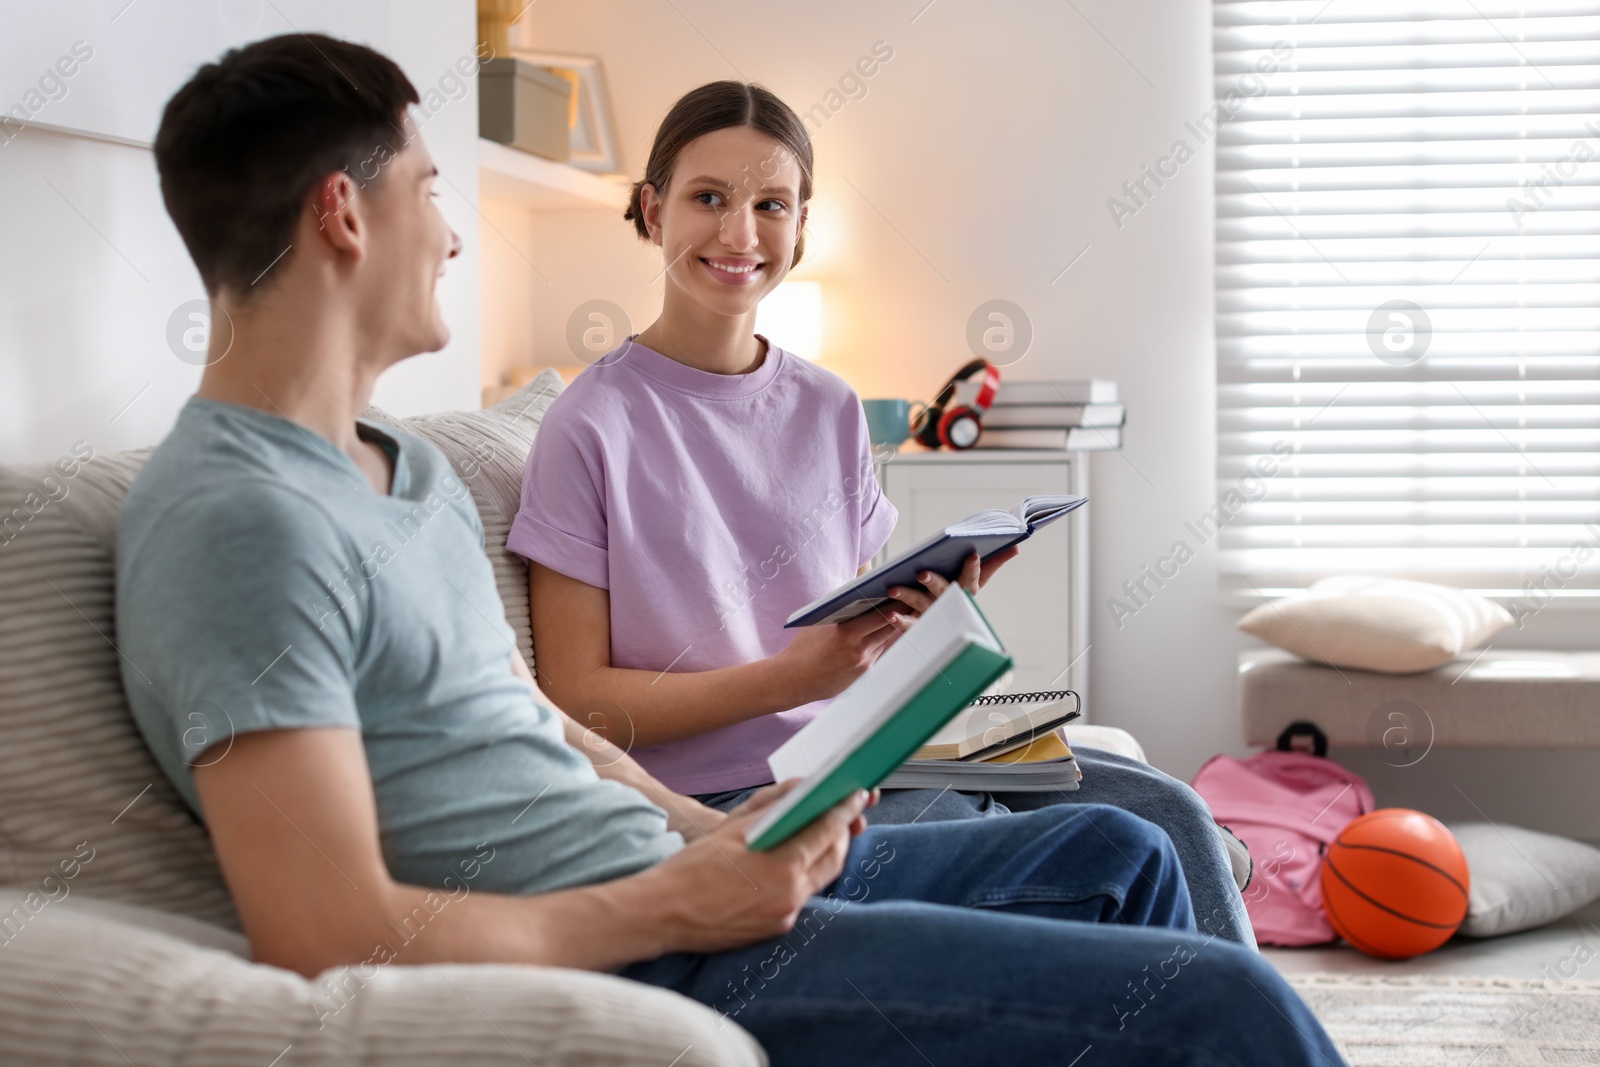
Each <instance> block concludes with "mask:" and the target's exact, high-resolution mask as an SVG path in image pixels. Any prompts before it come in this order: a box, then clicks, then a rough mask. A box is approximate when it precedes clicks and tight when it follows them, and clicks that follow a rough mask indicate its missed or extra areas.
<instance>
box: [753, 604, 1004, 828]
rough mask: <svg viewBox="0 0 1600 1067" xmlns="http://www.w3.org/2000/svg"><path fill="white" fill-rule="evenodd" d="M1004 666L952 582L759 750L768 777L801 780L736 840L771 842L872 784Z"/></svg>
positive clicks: (986, 629) (973, 608) (985, 627)
mask: <svg viewBox="0 0 1600 1067" xmlns="http://www.w3.org/2000/svg"><path fill="white" fill-rule="evenodd" d="M1011 664H1012V660H1011V657H1010V656H1009V655H1008V654H1007V653H1006V651H1005V649H1004V648H1003V647H1002V646H1001V644H1000V638H999V636H998V635H997V634H995V632H994V629H993V628H992V627H991V626H990V625H989V621H988V620H987V619H985V618H984V616H983V612H982V611H980V610H979V609H978V604H977V601H975V600H973V599H972V594H970V593H968V592H967V591H966V590H965V589H963V588H961V587H960V586H957V585H952V586H951V587H950V588H949V589H946V590H945V591H944V593H943V594H941V595H940V596H939V598H938V599H937V600H935V601H934V602H933V606H932V607H930V608H929V609H928V610H927V611H925V612H923V613H922V615H921V616H920V617H919V618H918V619H917V621H916V622H915V623H913V624H912V626H911V627H910V628H909V629H908V630H906V632H905V633H903V634H901V635H900V637H899V639H898V640H896V641H895V643H894V644H893V645H891V646H890V647H889V649H888V651H886V652H885V653H884V654H883V655H881V656H879V657H878V659H877V662H875V663H874V664H873V665H872V666H871V667H869V668H868V669H867V672H866V673H865V674H863V675H862V676H861V677H859V678H857V679H856V680H855V681H854V682H853V683H851V685H850V687H849V688H848V689H846V690H845V691H844V692H843V693H840V694H839V696H838V697H836V698H835V699H834V701H833V703H832V704H830V705H828V706H827V707H826V708H824V709H823V710H822V711H821V712H819V713H818V714H817V717H816V718H814V719H812V720H811V721H810V722H809V723H807V724H806V725H805V726H804V727H803V728H802V729H801V730H800V731H799V732H798V733H796V734H795V735H794V736H793V737H791V738H789V740H787V741H785V742H784V743H783V744H782V745H780V746H779V747H778V749H777V750H776V751H774V752H773V753H772V755H771V756H769V757H767V764H768V766H769V767H771V769H772V776H773V779H774V780H775V781H779V782H781V781H783V780H784V779H786V778H801V779H803V781H802V782H801V783H800V785H799V786H797V787H796V788H795V789H794V790H793V791H791V792H790V793H789V794H788V795H787V796H785V797H784V798H783V799H782V800H780V801H778V802H777V803H775V804H773V805H772V806H771V807H770V808H768V809H767V810H765V811H763V812H762V813H761V815H760V816H758V817H757V819H756V820H755V822H753V823H751V824H750V826H749V827H748V828H747V829H746V830H745V841H746V842H747V843H748V844H749V846H750V847H751V848H752V849H756V850H758V851H759V850H762V849H768V848H772V847H773V846H775V845H778V844H781V843H782V842H783V841H784V840H785V839H787V838H788V837H789V836H790V835H792V834H794V833H796V832H797V831H799V830H800V829H801V828H803V827H804V826H805V825H806V824H807V823H809V822H811V821H812V820H813V819H815V818H816V817H817V816H819V815H821V814H822V813H823V812H825V811H827V810H828V809H829V808H831V807H833V806H834V805H835V804H837V803H839V801H841V800H843V799H844V798H845V797H847V796H849V795H850V794H851V793H852V792H854V791H855V790H857V789H871V788H872V787H873V786H875V785H877V784H878V783H879V782H881V781H883V779H884V778H885V777H887V776H888V775H889V773H890V772H891V771H893V770H894V769H895V768H897V767H899V766H900V765H901V764H902V763H904V762H905V761H906V759H907V758H908V757H909V756H910V755H911V754H912V753H913V752H915V751H916V750H917V749H918V748H919V747H920V746H921V745H922V744H923V742H925V741H927V740H928V738H930V737H932V736H933V735H934V733H935V732H937V731H938V729H939V727H941V726H943V725H944V724H945V723H947V722H949V721H950V719H951V718H952V717H954V716H955V715H956V714H957V713H959V712H960V711H961V709H963V708H965V707H966V706H967V705H968V704H969V703H971V701H972V698H973V697H975V696H977V695H978V694H979V693H981V692H983V691H984V689H986V688H987V687H988V686H989V685H990V684H991V683H992V682H994V680H995V679H997V678H999V677H1000V676H1001V675H1002V674H1004V673H1005V672H1006V671H1007V670H1009V669H1010V668H1011Z"/></svg>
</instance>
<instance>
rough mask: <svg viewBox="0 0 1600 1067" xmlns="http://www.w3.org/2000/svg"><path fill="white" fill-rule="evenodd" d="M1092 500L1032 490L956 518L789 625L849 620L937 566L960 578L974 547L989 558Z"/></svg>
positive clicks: (947, 575)
mask: <svg viewBox="0 0 1600 1067" xmlns="http://www.w3.org/2000/svg"><path fill="white" fill-rule="evenodd" d="M1088 502H1089V498H1088V497H1086V496H1030V497H1028V498H1027V499H1026V500H1024V501H1023V502H1022V503H1020V504H1018V505H1017V506H1016V507H1015V508H1014V509H1012V510H1011V511H1001V510H1000V509H999V508H992V509H990V510H988V511H980V512H978V513H977V514H976V515H969V516H967V517H966V518H964V519H962V520H961V521H960V522H956V523H951V524H950V525H949V526H946V527H945V528H944V529H943V530H940V531H939V532H938V533H936V534H934V535H933V536H932V537H930V538H928V539H927V540H926V541H924V542H922V543H921V544H920V545H916V546H914V547H913V548H911V549H909V550H908V551H906V552H902V553H901V554H900V555H898V556H896V557H895V558H894V559H891V560H890V561H889V562H887V563H885V564H884V565H883V566H881V567H878V568H875V569H874V570H870V571H868V572H867V573H866V574H863V575H862V576H861V577H859V578H854V579H852V580H850V581H849V582H846V583H845V584H844V585H841V586H840V587H839V588H837V589H835V590H834V591H833V592H831V593H829V594H827V595H826V596H824V597H822V598H820V599H818V600H813V601H812V602H811V603H809V604H807V605H806V606H805V607H803V608H801V609H800V610H799V611H797V612H795V613H794V614H793V615H790V616H789V621H788V622H786V623H784V627H785V628H788V627H790V626H817V625H820V624H822V623H826V622H847V621H849V620H850V619H853V618H855V617H856V616H857V615H861V614H864V613H866V612H868V611H871V610H872V609H873V608H875V607H877V606H878V605H879V604H886V603H888V602H889V600H890V599H891V598H890V597H889V596H888V590H889V587H890V586H895V585H903V586H908V587H910V588H913V589H915V588H916V587H917V586H918V585H919V584H921V583H919V582H918V581H917V575H919V574H921V573H922V572H923V571H932V572H933V573H935V574H937V575H939V576H941V577H943V578H944V579H945V580H946V581H954V580H955V578H956V576H957V575H959V574H960V573H961V565H962V564H963V563H965V562H966V560H967V557H968V556H970V555H972V553H974V552H976V553H978V558H979V559H981V560H987V559H988V558H989V557H991V556H993V555H994V554H995V553H997V552H1004V551H1005V550H1006V549H1008V548H1010V547H1011V546H1012V545H1014V544H1016V543H1017V542H1019V541H1026V540H1027V539H1028V538H1030V537H1032V536H1033V533H1034V531H1035V530H1038V529H1039V528H1040V527H1043V526H1048V525H1050V524H1051V523H1052V522H1055V521H1056V520H1057V519H1059V518H1060V517H1061V516H1063V515H1065V514H1066V513H1067V512H1069V511H1075V510H1076V509H1078V508H1081V507H1082V506H1083V505H1085V504H1087V503H1088Z"/></svg>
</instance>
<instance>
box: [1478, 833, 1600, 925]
mask: <svg viewBox="0 0 1600 1067" xmlns="http://www.w3.org/2000/svg"><path fill="white" fill-rule="evenodd" d="M1450 832H1451V833H1453V834H1455V835H1456V840H1457V841H1459V842H1460V843H1461V852H1462V854H1463V855H1465V856H1466V858H1467V871H1468V872H1469V873H1470V874H1471V876H1472V886H1471V892H1470V894H1469V896H1468V900H1467V920H1466V922H1464V923H1462V924H1461V933H1462V934H1464V935H1466V936H1467V937H1497V936H1499V935H1500V934H1510V933H1515V932H1516V931H1518V930H1530V929H1532V928H1533V927H1535V926H1543V925H1544V924H1545V923H1549V922H1554V921H1555V920H1557V919H1559V918H1561V917H1562V916H1563V915H1567V914H1570V913H1571V912H1573V911H1575V910H1576V909H1578V908H1581V907H1583V906H1584V905H1585V904H1587V903H1589V902H1590V901H1592V900H1594V899H1596V898H1597V897H1600V849H1596V848H1592V847H1590V846H1589V845H1586V844H1584V843H1583V842H1581V841H1573V840H1570V839H1568V838H1565V837H1557V836H1556V835H1554V834H1541V833H1538V832H1537V831H1534V830H1524V829H1522V828H1521V827H1517V826H1506V825H1504V824H1501V823H1484V822H1474V823H1452V824H1451V825H1450Z"/></svg>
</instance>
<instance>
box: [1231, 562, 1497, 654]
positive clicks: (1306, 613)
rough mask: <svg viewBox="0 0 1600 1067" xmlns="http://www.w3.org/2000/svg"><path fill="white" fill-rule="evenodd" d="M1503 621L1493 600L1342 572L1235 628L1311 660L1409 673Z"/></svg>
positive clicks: (1475, 642)
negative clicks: (1344, 576)
mask: <svg viewBox="0 0 1600 1067" xmlns="http://www.w3.org/2000/svg"><path fill="white" fill-rule="evenodd" d="M1510 624H1511V614H1510V613H1509V612H1507V611H1506V610H1505V609H1504V608H1502V607H1501V606H1500V605H1498V604H1496V603H1494V602H1493V601H1490V600H1485V599H1484V598H1483V597H1480V596H1476V595H1474V594H1472V593H1466V592H1463V591H1462V590H1460V589H1452V588H1450V587H1448V586H1443V585H1432V584H1430V583H1428V582H1409V581H1403V580H1400V579H1395V578H1366V577H1347V578H1325V579H1323V580H1322V581H1320V582H1317V583H1315V584H1314V585H1312V586H1311V588H1310V589H1308V590H1306V591H1305V592H1304V593H1302V594H1299V595H1297V596H1292V597H1286V598H1284V599H1282V600H1274V601H1270V602H1268V603H1266V604H1263V605H1261V606H1260V607H1258V608H1256V609H1255V610H1253V611H1251V612H1250V613H1249V614H1247V615H1246V616H1245V617H1244V618H1242V619H1240V620H1239V629H1241V630H1243V631H1244V632H1245V633H1247V634H1251V635H1252V636H1255V637H1259V638H1260V639H1261V640H1263V641H1265V642H1267V643H1268V644H1270V645H1276V646H1277V647H1278V648H1281V649H1284V650H1286V651H1289V652H1293V653H1294V654H1295V655H1297V656H1300V657H1303V658H1304V659H1308V660H1312V661H1314V662H1318V663H1328V664H1331V665H1333V666H1335V667H1351V668H1355V669H1357V670H1367V671H1382V672H1384V673H1387V674H1410V673H1413V672H1415V671H1426V670H1430V669H1432V668H1434V667H1437V666H1439V665H1440V664H1442V663H1448V662H1449V661H1450V660H1452V659H1454V658H1455V657H1456V656H1458V655H1460V654H1461V653H1462V652H1465V651H1467V650H1468V649H1472V648H1476V647H1477V646H1479V645H1481V644H1482V643H1483V642H1484V641H1487V640H1488V639H1489V638H1490V637H1492V636H1493V635H1494V634H1496V633H1498V632H1499V631H1500V630H1502V629H1503V628H1505V627H1506V626H1509V625H1510Z"/></svg>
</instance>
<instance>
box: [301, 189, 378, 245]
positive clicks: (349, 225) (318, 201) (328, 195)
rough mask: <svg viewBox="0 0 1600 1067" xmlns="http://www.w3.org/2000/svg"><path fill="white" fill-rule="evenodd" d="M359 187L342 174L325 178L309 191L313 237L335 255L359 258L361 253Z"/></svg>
mask: <svg viewBox="0 0 1600 1067" xmlns="http://www.w3.org/2000/svg"><path fill="white" fill-rule="evenodd" d="M359 194H360V187H359V186H358V185H356V182H355V179H353V178H351V177H350V175H349V173H348V172H346V171H342V170H336V171H333V172H332V173H331V174H328V175H327V176H326V177H324V178H323V179H322V180H321V181H320V182H318V183H317V184H316V186H315V187H314V188H313V189H312V190H311V210H312V212H313V214H314V215H315V218H316V224H317V225H316V234H317V236H318V237H319V238H320V239H321V240H324V241H326V242H327V243H328V245H329V246H330V247H331V248H333V249H334V250H335V251H338V252H342V253H345V254H349V255H354V256H356V257H358V258H359V257H360V256H361V255H362V254H363V253H364V252H365V245H366V219H365V217H364V216H363V213H362V206H363V205H362V204H361V201H360V196H359Z"/></svg>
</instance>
